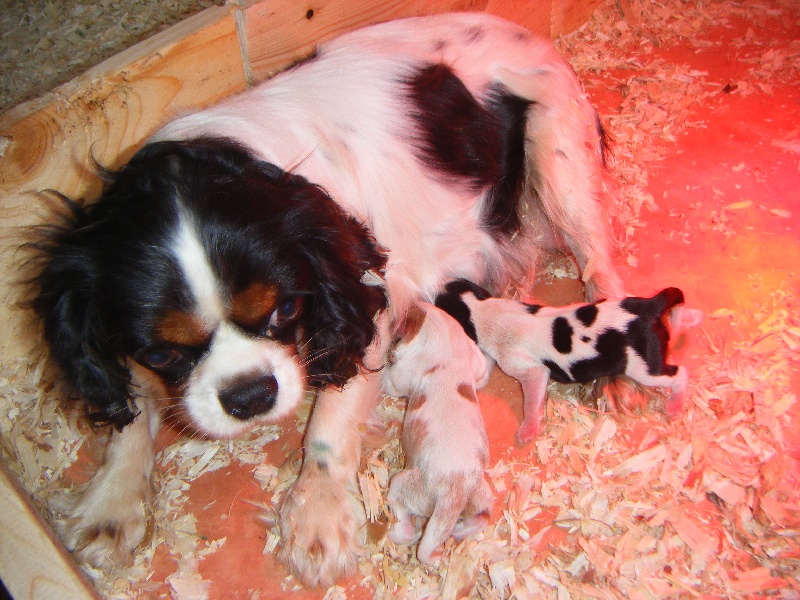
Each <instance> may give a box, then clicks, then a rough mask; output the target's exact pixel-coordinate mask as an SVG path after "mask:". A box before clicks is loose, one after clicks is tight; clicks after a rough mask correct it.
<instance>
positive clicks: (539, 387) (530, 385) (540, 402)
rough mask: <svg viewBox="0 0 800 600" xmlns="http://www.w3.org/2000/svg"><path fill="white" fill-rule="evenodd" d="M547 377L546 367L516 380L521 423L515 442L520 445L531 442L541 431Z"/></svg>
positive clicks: (531, 370) (548, 372) (533, 370)
mask: <svg viewBox="0 0 800 600" xmlns="http://www.w3.org/2000/svg"><path fill="white" fill-rule="evenodd" d="M549 377H550V371H549V370H548V369H547V367H534V368H533V369H530V370H528V372H527V373H525V374H524V375H523V376H522V377H518V378H517V379H518V380H519V383H520V385H521V386H522V397H523V405H522V415H523V416H522V423H521V424H520V426H519V429H517V440H518V441H519V443H521V444H527V443H528V442H531V441H533V440H534V439H535V438H536V437H537V436H538V435H539V434H540V433H541V431H542V419H543V417H544V403H545V400H546V398H547V381H548V379H549Z"/></svg>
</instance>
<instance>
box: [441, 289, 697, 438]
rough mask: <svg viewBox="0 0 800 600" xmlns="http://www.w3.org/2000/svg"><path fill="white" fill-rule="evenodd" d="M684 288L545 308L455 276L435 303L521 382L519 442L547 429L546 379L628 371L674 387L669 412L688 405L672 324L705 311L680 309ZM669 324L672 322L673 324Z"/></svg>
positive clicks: (575, 379) (688, 322) (693, 321)
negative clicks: (670, 359) (671, 352)
mask: <svg viewBox="0 0 800 600" xmlns="http://www.w3.org/2000/svg"><path fill="white" fill-rule="evenodd" d="M682 303H683V292H681V290H679V289H677V288H667V289H665V290H662V291H661V292H659V293H658V294H656V295H655V296H653V297H651V298H635V297H629V298H623V299H621V300H614V301H612V300H601V301H599V302H594V303H591V304H573V305H570V306H562V307H546V306H538V305H531V304H525V303H522V302H518V301H516V300H510V299H504V298H492V297H490V296H489V294H488V292H486V291H485V290H483V289H482V288H480V287H478V286H476V285H475V284H473V283H471V282H469V281H466V280H456V281H451V282H450V283H448V284H447V286H446V288H445V292H443V293H442V294H440V295H439V296H437V298H436V306H438V307H439V308H441V309H442V310H444V311H445V312H447V313H449V314H450V315H452V316H453V317H454V318H455V319H456V320H457V321H458V322H459V323H460V324H461V326H462V327H463V328H464V331H465V332H466V333H467V335H469V336H470V337H471V338H472V339H473V340H475V341H476V342H477V344H478V346H479V347H480V349H481V350H482V351H483V352H484V353H485V354H486V355H488V356H489V357H491V358H493V359H494V360H495V361H496V362H497V366H498V367H500V369H501V370H502V371H503V372H505V373H506V374H507V375H510V376H511V377H514V378H515V379H517V380H518V381H519V382H520V384H521V386H522V393H523V412H524V418H523V420H522V424H521V425H520V427H519V429H518V430H517V439H518V440H519V442H521V443H528V442H530V441H531V440H533V439H534V438H536V437H537V436H538V435H539V433H540V432H541V428H542V417H543V412H544V401H545V399H546V396H547V383H548V380H549V379H550V378H552V379H554V380H555V381H558V382H559V383H588V382H590V381H593V380H595V379H598V378H600V377H613V376H617V375H623V374H624V375H627V376H628V377H630V378H631V379H633V380H634V381H636V382H637V383H639V384H641V385H644V386H651V387H663V388H669V389H670V395H669V397H668V399H667V403H666V412H667V415H669V416H670V417H674V416H675V415H677V414H679V413H680V412H681V410H682V409H683V403H684V400H685V397H686V387H687V384H688V373H687V370H686V368H685V367H683V366H675V365H670V364H668V363H667V362H666V359H667V351H668V345H669V338H670V329H672V330H673V331H674V330H676V329H677V328H679V327H691V326H694V325H697V324H698V323H700V322H701V321H702V318H703V313H702V312H701V311H699V310H696V309H690V308H684V307H680V306H678V305H679V304H682ZM666 321H669V326H668V325H667V323H666Z"/></svg>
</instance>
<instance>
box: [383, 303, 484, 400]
mask: <svg viewBox="0 0 800 600" xmlns="http://www.w3.org/2000/svg"><path fill="white" fill-rule="evenodd" d="M398 334H399V335H400V336H401V338H400V340H399V341H398V342H397V344H396V345H395V347H394V348H393V350H392V353H391V358H390V361H389V368H388V370H387V372H386V374H385V375H384V382H385V383H384V387H385V389H386V391H387V393H389V394H392V395H395V396H413V395H415V394H418V393H420V392H421V391H424V390H426V389H427V388H428V387H430V386H431V385H433V386H436V387H438V388H444V391H445V393H446V392H447V388H448V386H449V384H451V383H452V384H453V385H452V386H449V387H452V389H456V386H457V385H458V384H460V383H462V382H467V384H468V385H469V386H471V387H473V388H474V385H475V382H477V381H483V380H484V379H485V376H486V370H487V367H488V365H487V363H486V359H485V358H484V356H483V354H482V353H481V351H480V350H479V349H478V347H477V346H476V345H475V344H474V343H473V342H472V341H471V340H470V339H469V338H468V337H467V336H466V335H465V333H464V330H463V329H462V328H461V326H460V325H459V324H458V323H457V322H456V321H455V320H454V319H452V318H451V317H450V316H449V315H448V314H446V313H445V312H443V311H441V310H440V309H438V308H437V307H436V306H434V305H432V304H428V303H426V302H420V303H418V304H415V305H413V306H412V307H411V308H410V309H409V311H408V314H407V315H406V319H405V321H404V322H403V323H402V324H401V325H400V327H399V328H398ZM451 379H452V381H450V380H451Z"/></svg>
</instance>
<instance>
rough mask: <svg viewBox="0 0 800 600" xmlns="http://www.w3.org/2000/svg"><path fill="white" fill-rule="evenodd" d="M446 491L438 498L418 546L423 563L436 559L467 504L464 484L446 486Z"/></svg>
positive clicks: (418, 556)
mask: <svg viewBox="0 0 800 600" xmlns="http://www.w3.org/2000/svg"><path fill="white" fill-rule="evenodd" d="M445 487H446V488H447V489H446V492H445V493H443V494H441V495H440V496H439V497H438V498H437V500H436V506H434V508H433V513H432V514H431V517H430V519H428V523H427V524H426V525H425V533H424V534H423V535H422V539H421V540H420V542H419V547H418V548H417V558H418V559H419V562H421V563H422V564H426V565H430V564H433V562H434V561H435V560H436V556H437V554H438V552H437V551H438V550H439V549H440V548H441V547H442V545H443V544H444V543H445V541H446V540H447V538H449V537H450V535H451V534H452V532H453V528H454V527H455V526H456V523H457V522H458V519H459V517H460V516H461V513H462V512H463V511H464V507H465V506H466V504H467V496H466V493H465V492H466V490H464V488H463V486H460V485H457V484H456V485H453V486H445Z"/></svg>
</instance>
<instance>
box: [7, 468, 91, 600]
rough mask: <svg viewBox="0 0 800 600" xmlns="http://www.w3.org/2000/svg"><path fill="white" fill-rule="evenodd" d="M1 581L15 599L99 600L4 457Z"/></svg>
mask: <svg viewBox="0 0 800 600" xmlns="http://www.w3.org/2000/svg"><path fill="white" fill-rule="evenodd" d="M0 579H2V580H3V582H4V583H5V586H6V588H7V589H8V591H9V593H10V594H11V596H12V597H13V598H14V599H15V600H34V599H35V600H50V599H52V600H63V599H64V598H70V599H71V600H72V599H74V600H89V599H95V598H100V595H99V594H98V593H97V592H96V591H95V589H94V586H93V585H92V584H91V582H90V581H89V580H88V579H87V578H86V576H84V575H83V573H81V572H80V570H78V568H77V566H76V565H75V563H74V561H73V560H72V558H70V556H69V554H67V552H66V551H65V550H64V549H63V547H62V546H61V545H60V544H59V543H58V542H57V541H56V538H55V536H54V535H53V533H52V531H51V529H50V527H49V526H48V525H47V523H45V522H44V520H43V519H42V518H41V517H40V516H39V514H38V513H37V512H36V511H35V510H34V509H33V507H32V506H31V504H30V502H29V501H28V500H27V498H26V496H25V491H24V490H23V489H22V487H20V485H19V483H18V482H17V481H16V478H15V477H14V475H13V473H11V471H10V470H9V469H8V467H7V466H6V465H5V463H4V462H3V461H2V460H0Z"/></svg>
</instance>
